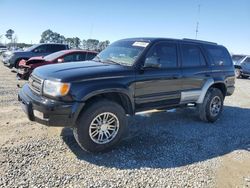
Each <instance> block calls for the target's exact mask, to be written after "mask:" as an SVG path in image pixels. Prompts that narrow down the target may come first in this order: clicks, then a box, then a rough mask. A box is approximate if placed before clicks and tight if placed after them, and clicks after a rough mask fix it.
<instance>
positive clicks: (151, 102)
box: [135, 42, 182, 111]
mask: <svg viewBox="0 0 250 188" xmlns="http://www.w3.org/2000/svg"><path fill="white" fill-rule="evenodd" d="M147 59H156V60H157V61H158V63H159V67H144V68H143V70H141V71H140V73H138V74H137V75H136V77H137V78H136V80H137V82H136V85H135V107H136V110H137V111H141V110H146V109H153V108H161V107H162V108H163V107H167V106H171V105H175V104H179V102H180V97H181V89H182V84H181V81H180V79H181V76H182V73H181V70H180V67H179V63H178V55H177V45H176V44H175V43H172V42H158V43H156V44H155V45H153V46H152V47H151V49H150V50H149V52H148V53H147V55H146V57H145V61H146V60H147Z"/></svg>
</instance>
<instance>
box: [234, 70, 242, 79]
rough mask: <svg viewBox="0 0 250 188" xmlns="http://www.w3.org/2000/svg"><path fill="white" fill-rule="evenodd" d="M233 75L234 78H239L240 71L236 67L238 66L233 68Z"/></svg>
mask: <svg viewBox="0 0 250 188" xmlns="http://www.w3.org/2000/svg"><path fill="white" fill-rule="evenodd" d="M235 77H236V78H240V77H241V72H240V69H238V68H236V69H235Z"/></svg>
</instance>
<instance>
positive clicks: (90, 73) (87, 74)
mask: <svg viewBox="0 0 250 188" xmlns="http://www.w3.org/2000/svg"><path fill="white" fill-rule="evenodd" d="M129 72H131V73H133V67H126V66H121V65H116V64H108V63H101V62H95V61H83V62H71V63H59V64H52V65H46V66H42V67H38V68H36V69H35V70H34V72H33V74H34V75H36V76H38V77H40V78H41V79H49V80H57V81H61V82H77V81H82V80H91V79H96V78H105V77H110V76H112V77H114V76H123V75H128V74H129Z"/></svg>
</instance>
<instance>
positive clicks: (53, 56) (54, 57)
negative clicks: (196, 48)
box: [44, 51, 65, 61]
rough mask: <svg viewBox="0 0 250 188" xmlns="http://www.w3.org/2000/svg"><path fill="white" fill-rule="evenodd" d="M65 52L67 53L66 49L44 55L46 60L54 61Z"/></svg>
mask: <svg viewBox="0 0 250 188" xmlns="http://www.w3.org/2000/svg"><path fill="white" fill-rule="evenodd" d="M64 54H65V52H64V51H59V52H55V53H53V54H49V55H47V56H44V60H45V61H53V60H55V59H57V58H58V57H60V56H62V55H64Z"/></svg>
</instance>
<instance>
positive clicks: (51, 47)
mask: <svg viewBox="0 0 250 188" xmlns="http://www.w3.org/2000/svg"><path fill="white" fill-rule="evenodd" d="M67 49H69V47H68V45H65V44H37V45H33V46H31V47H30V48H27V49H26V50H25V51H14V52H11V53H8V54H7V55H5V57H4V59H3V63H4V64H5V65H6V66H8V67H10V68H12V67H16V68H18V64H19V61H20V60H22V59H24V60H28V59H29V58H31V57H35V56H46V55H49V54H51V53H54V52H58V51H61V50H67Z"/></svg>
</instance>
